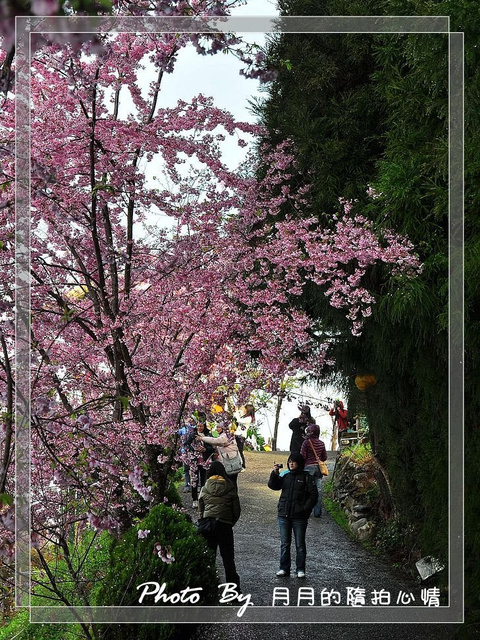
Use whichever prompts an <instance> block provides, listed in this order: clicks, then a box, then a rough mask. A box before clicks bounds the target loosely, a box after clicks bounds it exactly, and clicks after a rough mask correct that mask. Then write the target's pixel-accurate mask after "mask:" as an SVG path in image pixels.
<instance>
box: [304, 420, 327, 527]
mask: <svg viewBox="0 0 480 640" xmlns="http://www.w3.org/2000/svg"><path fill="white" fill-rule="evenodd" d="M319 436H320V427H319V426H318V425H317V424H309V425H308V427H307V428H306V429H305V440H304V441H303V444H302V447H301V449H300V454H301V456H302V457H303V459H304V460H305V471H308V473H309V474H310V475H311V476H312V477H313V478H314V480H315V485H316V487H317V491H318V499H317V504H316V505H315V506H314V507H313V516H314V517H315V518H320V516H321V515H322V478H323V475H322V473H321V471H320V469H319V468H318V459H320V460H323V461H324V462H325V460H326V459H327V448H326V447H325V443H324V442H323V440H320V439H319ZM315 454H316V455H315ZM317 458H318V459H317Z"/></svg>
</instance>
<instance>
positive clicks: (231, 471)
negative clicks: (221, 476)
mask: <svg viewBox="0 0 480 640" xmlns="http://www.w3.org/2000/svg"><path fill="white" fill-rule="evenodd" d="M221 458H222V464H223V466H224V467H225V471H226V472H227V476H232V475H235V474H236V473H240V469H241V468H242V466H243V463H242V458H241V456H240V454H239V453H238V451H237V452H236V454H235V455H234V456H233V457H232V458H228V457H227V456H226V455H222V456H221Z"/></svg>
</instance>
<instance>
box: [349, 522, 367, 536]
mask: <svg viewBox="0 0 480 640" xmlns="http://www.w3.org/2000/svg"><path fill="white" fill-rule="evenodd" d="M367 522H368V520H367V519H366V518H360V520H357V521H356V522H352V525H351V529H352V531H353V533H354V534H355V535H357V534H358V530H359V529H360V528H361V527H363V526H364V525H366V524H367Z"/></svg>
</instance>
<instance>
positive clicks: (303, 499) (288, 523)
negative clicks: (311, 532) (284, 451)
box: [268, 453, 318, 578]
mask: <svg viewBox="0 0 480 640" xmlns="http://www.w3.org/2000/svg"><path fill="white" fill-rule="evenodd" d="M304 466H305V461H304V459H303V457H302V456H301V455H300V453H291V454H290V456H289V458H288V461H287V467H288V470H287V471H283V472H282V473H280V469H281V468H282V465H279V464H276V463H275V464H274V465H273V471H272V472H271V474H270V478H269V480H268V487H269V488H270V489H272V490H273V491H281V492H282V493H281V494H280V499H279V501H278V527H279V530H280V569H279V570H278V571H277V574H276V575H277V577H278V578H283V577H287V576H289V575H290V567H291V553H290V547H291V544H292V532H293V535H294V537H295V549H296V557H295V562H296V565H295V566H296V572H297V578H305V561H306V556H307V547H306V542H305V535H306V531H307V525H308V518H309V517H310V513H311V511H312V509H313V507H314V506H315V504H316V503H317V499H318V491H317V487H316V485H315V481H314V479H313V476H311V475H310V474H309V473H308V472H307V471H305V470H304Z"/></svg>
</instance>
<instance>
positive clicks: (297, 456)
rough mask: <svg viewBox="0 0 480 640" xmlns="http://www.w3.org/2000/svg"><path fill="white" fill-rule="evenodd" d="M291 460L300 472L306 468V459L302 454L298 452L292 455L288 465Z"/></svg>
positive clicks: (289, 457)
mask: <svg viewBox="0 0 480 640" xmlns="http://www.w3.org/2000/svg"><path fill="white" fill-rule="evenodd" d="M290 460H291V461H292V462H296V463H297V464H298V467H299V469H300V470H303V468H304V467H305V458H304V457H303V456H302V454H301V453H297V452H295V453H291V454H290V455H289V456H288V460H287V463H288V462H290Z"/></svg>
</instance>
